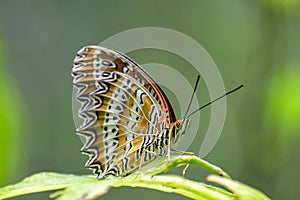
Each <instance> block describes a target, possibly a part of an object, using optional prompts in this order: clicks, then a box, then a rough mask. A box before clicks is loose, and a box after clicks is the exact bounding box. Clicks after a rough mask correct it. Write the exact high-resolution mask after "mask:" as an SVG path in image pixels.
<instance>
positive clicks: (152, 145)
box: [72, 46, 190, 179]
mask: <svg viewBox="0 0 300 200" xmlns="http://www.w3.org/2000/svg"><path fill="white" fill-rule="evenodd" d="M72 76H73V77H74V79H73V84H74V87H75V89H76V90H77V92H76V100H77V101H78V102H79V103H80V105H81V107H80V109H79V111H78V115H79V117H81V118H82V119H83V122H82V124H81V126H80V127H79V128H77V129H76V132H77V133H78V134H79V135H83V136H85V138H86V142H85V144H84V146H83V147H82V148H81V152H82V153H84V154H87V155H88V156H89V159H88V161H87V162H86V164H85V166H86V167H87V168H90V169H92V170H93V172H94V173H95V174H96V175H97V178H98V179H101V178H104V177H106V176H108V175H113V176H126V175H129V174H131V173H132V172H133V171H136V170H137V169H139V167H140V165H141V164H143V165H144V164H147V163H149V162H151V161H152V160H154V159H156V158H157V157H158V156H163V155H168V156H170V151H171V148H172V146H173V145H174V144H175V143H176V142H177V141H178V140H179V139H180V137H181V136H182V135H183V134H184V133H185V131H186V129H187V127H188V125H189V122H190V119H189V118H183V119H176V116H175V112H174V110H173V108H172V105H171V103H170V101H169V99H168V98H167V95H166V94H165V93H164V91H163V90H162V89H161V87H160V86H159V85H158V84H157V83H156V82H155V81H154V79H153V78H152V77H151V76H150V75H149V74H148V73H147V72H146V71H145V70H144V69H143V68H142V67H140V66H139V65H138V64H137V63H135V62H134V61H133V60H132V59H130V58H129V57H127V56H126V55H124V54H122V53H120V52H117V51H115V50H112V49H108V48H105V47H100V46H87V47H83V48H82V49H81V50H79V51H78V53H77V56H76V57H75V59H74V62H73V69H72Z"/></svg>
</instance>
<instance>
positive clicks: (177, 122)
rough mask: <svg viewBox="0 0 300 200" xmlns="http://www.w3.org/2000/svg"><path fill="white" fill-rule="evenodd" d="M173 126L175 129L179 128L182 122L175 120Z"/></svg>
mask: <svg viewBox="0 0 300 200" xmlns="http://www.w3.org/2000/svg"><path fill="white" fill-rule="evenodd" d="M175 126H176V128H180V127H181V126H182V120H180V119H179V120H177V121H176V122H175Z"/></svg>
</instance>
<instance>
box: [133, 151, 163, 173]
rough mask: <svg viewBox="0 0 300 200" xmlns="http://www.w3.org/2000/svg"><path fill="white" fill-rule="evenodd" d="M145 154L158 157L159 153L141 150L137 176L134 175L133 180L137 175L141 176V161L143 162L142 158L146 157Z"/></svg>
mask: <svg viewBox="0 0 300 200" xmlns="http://www.w3.org/2000/svg"><path fill="white" fill-rule="evenodd" d="M146 153H150V154H153V156H158V155H159V153H157V152H154V151H150V150H148V149H143V151H142V155H141V159H140V163H139V169H138V171H137V174H136V177H135V178H137V177H138V176H139V175H141V173H140V172H141V168H142V166H143V160H144V157H145V156H146Z"/></svg>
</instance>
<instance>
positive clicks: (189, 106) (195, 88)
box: [183, 75, 200, 119]
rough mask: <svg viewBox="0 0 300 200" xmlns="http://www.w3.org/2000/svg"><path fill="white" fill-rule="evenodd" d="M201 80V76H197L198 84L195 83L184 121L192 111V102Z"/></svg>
mask: <svg viewBox="0 0 300 200" xmlns="http://www.w3.org/2000/svg"><path fill="white" fill-rule="evenodd" d="M199 80H200V75H198V76H197V80H196V83H195V87H194V91H193V94H192V97H191V100H190V102H189V105H188V107H187V109H186V112H185V114H184V117H183V119H185V117H186V115H187V113H188V112H189V110H190V108H191V105H192V102H193V99H194V96H195V93H196V90H197V86H198V83H199Z"/></svg>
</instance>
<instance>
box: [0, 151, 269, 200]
mask: <svg viewBox="0 0 300 200" xmlns="http://www.w3.org/2000/svg"><path fill="white" fill-rule="evenodd" d="M159 160H160V162H161V164H160V165H158V167H156V166H157V165H156V166H154V167H153V166H150V165H149V166H148V165H146V166H147V167H146V168H142V170H141V171H140V172H139V173H133V174H131V175H129V176H127V177H107V178H105V179H101V180H97V179H95V178H94V177H93V176H75V175H67V174H58V173H50V172H49V173H38V174H35V175H32V176H30V177H28V178H25V179H24V180H23V181H21V182H19V183H17V184H15V185H10V186H7V187H4V188H1V189H0V199H6V198H11V197H15V196H20V195H24V194H31V193H36V192H44V191H53V190H58V191H56V192H55V193H53V194H52V195H51V197H52V198H57V199H59V200H69V199H96V198H98V197H100V196H102V195H104V194H105V193H106V192H108V191H109V189H110V188H112V187H123V186H127V187H141V188H148V189H154V190H159V191H163V192H167V193H177V194H180V195H183V196H186V197H189V198H191V199H203V200H205V199H212V200H217V199H224V200H227V199H228V200H229V199H262V200H264V199H268V197H266V196H265V195H263V194H262V193H260V192H259V191H257V190H255V189H253V188H251V187H249V186H246V185H244V184H241V183H239V182H237V181H233V180H231V179H229V178H228V177H229V176H227V177H220V176H209V177H208V180H209V181H212V182H215V183H218V184H220V185H222V186H224V187H225V188H227V189H228V190H229V191H227V190H225V189H222V188H217V187H214V186H211V185H207V184H205V183H201V182H195V181H191V180H188V179H185V178H184V177H182V176H174V175H155V174H157V173H159V172H163V171H167V170H169V169H171V168H173V167H177V166H180V165H183V164H196V165H199V166H201V167H203V166H204V167H205V168H206V169H211V170H210V171H212V172H213V171H215V172H217V173H218V174H220V170H221V169H220V168H219V167H216V166H214V165H211V164H210V163H208V162H206V161H204V160H202V159H200V158H197V157H196V156H173V157H172V159H171V160H170V161H169V162H168V161H166V159H165V158H164V159H159ZM157 162H159V161H157ZM221 172H222V173H221V174H223V175H226V173H225V172H224V171H222V170H221Z"/></svg>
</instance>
